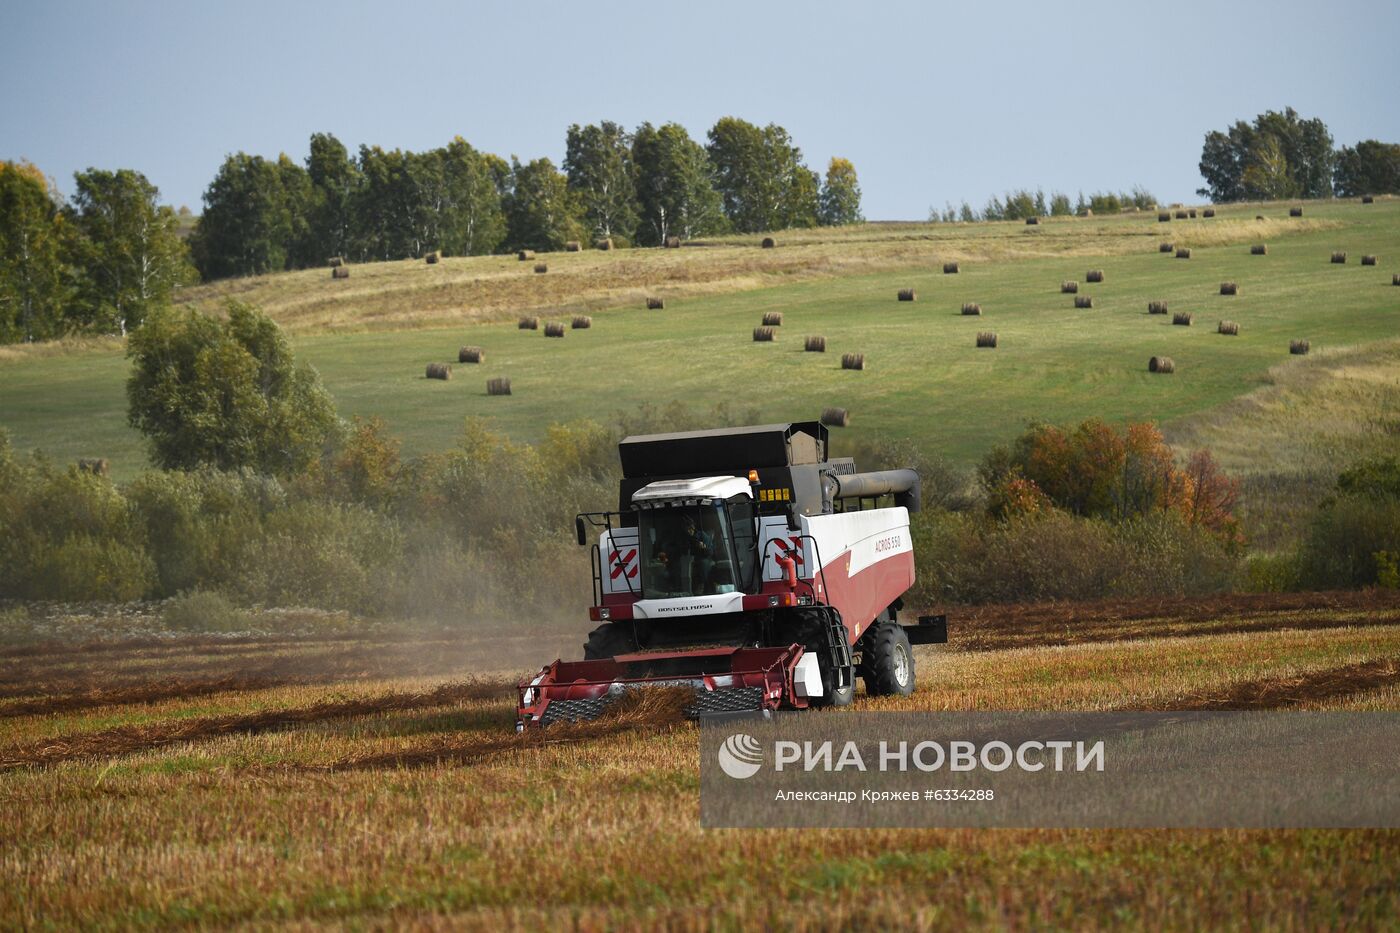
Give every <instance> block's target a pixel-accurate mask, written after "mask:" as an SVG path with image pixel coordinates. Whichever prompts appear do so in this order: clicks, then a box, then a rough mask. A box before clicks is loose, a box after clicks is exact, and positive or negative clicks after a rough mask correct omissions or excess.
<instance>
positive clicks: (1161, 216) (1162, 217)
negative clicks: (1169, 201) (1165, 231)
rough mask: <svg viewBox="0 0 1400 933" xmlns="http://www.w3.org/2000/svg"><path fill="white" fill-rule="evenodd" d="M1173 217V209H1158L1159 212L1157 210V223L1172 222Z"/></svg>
mask: <svg viewBox="0 0 1400 933" xmlns="http://www.w3.org/2000/svg"><path fill="white" fill-rule="evenodd" d="M1171 219H1172V215H1171V211H1158V212H1157V223H1159V224H1166V223H1171Z"/></svg>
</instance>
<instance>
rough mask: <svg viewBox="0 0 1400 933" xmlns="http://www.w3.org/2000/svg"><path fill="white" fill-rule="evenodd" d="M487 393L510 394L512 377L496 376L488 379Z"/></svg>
mask: <svg viewBox="0 0 1400 933" xmlns="http://www.w3.org/2000/svg"><path fill="white" fill-rule="evenodd" d="M486 394H487V395H509V394H510V378H509V377H508V376H496V377H494V378H491V379H487V380H486Z"/></svg>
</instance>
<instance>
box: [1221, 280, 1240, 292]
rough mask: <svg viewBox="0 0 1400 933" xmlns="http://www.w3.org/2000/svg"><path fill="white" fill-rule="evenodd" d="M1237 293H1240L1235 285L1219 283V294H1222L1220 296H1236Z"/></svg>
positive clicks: (1232, 283)
mask: <svg viewBox="0 0 1400 933" xmlns="http://www.w3.org/2000/svg"><path fill="white" fill-rule="evenodd" d="M1239 293H1240V287H1239V286H1238V285H1237V284H1235V283H1234V282H1221V283H1220V294H1222V295H1238V294H1239Z"/></svg>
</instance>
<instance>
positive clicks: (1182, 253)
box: [1176, 246, 1191, 259]
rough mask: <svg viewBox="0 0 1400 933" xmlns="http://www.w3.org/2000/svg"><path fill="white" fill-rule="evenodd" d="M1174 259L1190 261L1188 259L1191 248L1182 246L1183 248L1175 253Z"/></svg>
mask: <svg viewBox="0 0 1400 933" xmlns="http://www.w3.org/2000/svg"><path fill="white" fill-rule="evenodd" d="M1176 258H1177V259H1190V258H1191V247H1189V246H1183V247H1181V249H1179V250H1177V251H1176Z"/></svg>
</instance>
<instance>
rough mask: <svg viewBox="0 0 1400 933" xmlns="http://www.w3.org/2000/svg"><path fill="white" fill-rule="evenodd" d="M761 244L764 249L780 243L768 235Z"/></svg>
mask: <svg viewBox="0 0 1400 933" xmlns="http://www.w3.org/2000/svg"><path fill="white" fill-rule="evenodd" d="M759 245H760V246H762V247H763V248H764V249H772V248H773V247H775V246H777V245H778V241H777V240H775V239H773V238H772V237H771V236H766V237H764V238H763V242H762V243H760V244H759Z"/></svg>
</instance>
